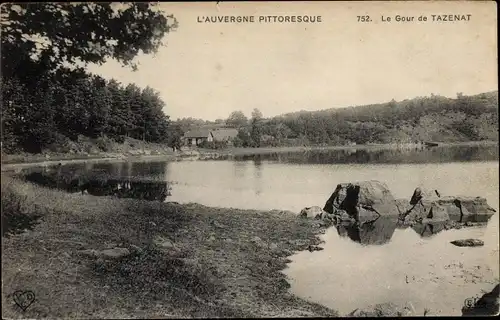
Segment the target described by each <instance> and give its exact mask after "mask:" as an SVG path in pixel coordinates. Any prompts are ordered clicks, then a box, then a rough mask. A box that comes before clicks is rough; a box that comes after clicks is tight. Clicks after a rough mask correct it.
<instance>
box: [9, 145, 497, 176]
mask: <svg viewBox="0 0 500 320" xmlns="http://www.w3.org/2000/svg"><path fill="white" fill-rule="evenodd" d="M498 144H499V142H498V141H469V142H456V143H441V144H439V146H436V147H432V148H440V147H457V146H471V147H472V146H491V145H498ZM417 147H422V148H425V147H424V146H421V145H415V144H401V145H398V144H371V145H349V146H303V147H262V148H226V149H221V150H212V149H201V148H200V149H189V150H182V151H180V153H173V152H172V153H163V154H147V153H146V154H134V155H131V154H126V153H103V154H96V155H86V156H83V155H81V154H75V155H72V154H55V155H53V156H51V157H50V156H49V158H43V156H41V155H27V156H25V157H23V158H24V159H23V160H24V161H16V158H20V157H22V155H6V156H7V157H12V158H14V159H8V160H6V161H4V160H3V159H2V163H1V165H2V172H3V171H9V170H13V169H14V170H15V169H20V168H25V167H34V166H50V165H56V164H58V163H61V164H71V163H82V162H83V163H85V162H127V161H134V162H135V161H151V160H164V161H182V160H187V159H193V158H195V160H198V159H199V160H203V158H204V157H207V156H208V157H215V158H219V157H226V156H227V157H234V156H247V155H258V154H272V153H286V152H307V151H318V150H325V151H328V150H393V149H395V150H404V149H408V148H410V149H411V148H417ZM42 158H43V159H42Z"/></svg>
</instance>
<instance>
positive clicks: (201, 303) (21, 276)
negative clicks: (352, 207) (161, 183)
mask: <svg viewBox="0 0 500 320" xmlns="http://www.w3.org/2000/svg"><path fill="white" fill-rule="evenodd" d="M9 212H11V213H14V216H12V215H10V216H9V215H8V213H9ZM2 220H3V221H2V222H3V223H2V226H3V227H4V226H7V227H8V228H9V230H8V231H9V232H10V233H13V232H15V231H16V230H17V229H19V228H20V229H29V225H30V224H32V223H33V222H34V221H37V222H36V223H37V224H36V226H35V227H34V228H33V230H31V231H30V230H26V231H24V232H21V231H22V230H19V232H21V233H17V234H6V235H4V236H3V237H2V240H3V250H2V255H3V262H4V263H3V268H2V279H3V294H2V305H3V307H2V309H3V311H2V313H3V316H4V317H5V318H40V317H50V318H59V317H63V318H68V317H69V318H76V317H79V318H100V317H134V318H137V317H150V318H157V317H162V318H165V317H276V316H283V317H295V316H334V315H336V312H335V311H333V310H330V309H326V308H324V307H322V306H319V305H316V304H312V303H309V302H306V301H304V300H301V299H299V298H297V297H295V296H293V295H291V294H289V293H288V291H287V290H288V287H289V285H288V283H287V281H286V279H285V276H284V275H283V274H282V273H281V272H280V270H282V269H283V268H285V266H286V263H287V261H288V260H287V256H289V255H291V254H292V253H293V251H295V250H304V249H306V248H307V247H308V246H309V245H310V244H317V243H318V242H319V239H318V238H317V234H319V233H320V232H322V227H321V226H319V225H318V224H317V222H315V221H310V220H304V219H299V218H297V217H296V216H295V215H293V214H291V213H285V212H277V211H275V212H274V211H273V212H262V211H252V210H236V209H220V208H209V207H205V206H201V205H197V204H189V205H178V204H169V203H160V202H146V201H139V200H131V199H115V198H111V197H93V196H90V195H81V194H68V193H64V192H62V191H57V190H49V189H46V188H42V187H39V186H35V185H32V184H29V183H25V182H21V181H17V180H14V179H11V178H10V177H8V176H6V175H2ZM29 221H31V222H29ZM6 222H7V224H6ZM2 231H4V230H2ZM5 231H7V230H5ZM167 239H168V240H167ZM108 247H109V248H112V247H121V248H128V249H129V250H130V252H131V253H130V254H129V255H126V256H124V257H122V258H120V259H118V260H106V259H104V260H103V259H102V258H94V257H92V256H87V255H82V250H88V249H95V250H102V249H105V248H108ZM311 254H313V253H311ZM16 290H31V291H33V292H34V293H35V295H36V300H35V302H34V303H33V304H32V305H31V306H30V307H29V308H28V309H27V310H26V311H25V312H23V311H22V310H20V309H19V308H18V307H16V306H15V305H14V302H13V298H12V293H13V292H15V291H16Z"/></svg>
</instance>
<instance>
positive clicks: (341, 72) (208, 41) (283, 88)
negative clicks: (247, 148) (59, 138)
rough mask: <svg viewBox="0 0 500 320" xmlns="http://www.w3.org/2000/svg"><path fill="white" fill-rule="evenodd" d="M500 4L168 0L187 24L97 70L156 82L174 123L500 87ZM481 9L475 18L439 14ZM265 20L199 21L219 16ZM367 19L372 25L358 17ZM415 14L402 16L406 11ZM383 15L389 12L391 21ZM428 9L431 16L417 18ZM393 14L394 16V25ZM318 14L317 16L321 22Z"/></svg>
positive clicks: (135, 80)
mask: <svg viewBox="0 0 500 320" xmlns="http://www.w3.org/2000/svg"><path fill="white" fill-rule="evenodd" d="M495 5H496V4H495V2H491V1H490V2H455V1H453V2H392V3H390V2H380V3H377V2H308V3H306V2H288V3H283V2H281V3H279V2H253V3H251V2H245V3H243V2H234V3H228V2H220V3H219V4H218V5H217V4H216V3H215V2H213V3H201V2H198V3H161V4H160V6H161V8H162V10H164V11H165V12H166V13H169V14H173V15H174V16H175V17H176V19H177V20H178V23H179V26H178V28H177V30H176V31H175V32H171V33H169V34H167V36H166V38H165V41H164V42H165V43H166V45H165V46H164V47H162V48H160V49H159V51H158V53H157V54H156V55H155V56H153V55H149V56H143V55H141V56H140V57H138V58H137V59H136V61H137V62H139V70H138V71H135V72H134V71H132V70H131V69H130V68H128V67H122V66H121V65H120V64H119V63H118V62H115V61H108V62H106V63H105V64H104V65H102V66H95V65H91V66H89V71H91V72H94V73H97V74H100V75H102V76H104V77H106V78H115V79H117V80H118V81H120V82H122V83H124V84H127V83H136V84H137V85H139V86H141V87H146V86H150V87H152V88H154V89H156V90H157V91H159V92H160V94H161V97H162V99H163V100H164V101H165V103H166V107H165V109H164V112H165V113H166V114H167V115H169V116H170V117H171V119H174V120H175V119H177V118H183V117H193V118H201V119H204V120H215V119H218V118H220V119H226V118H227V117H228V115H229V114H230V113H231V112H232V111H235V110H241V111H243V112H244V113H245V114H246V115H247V116H250V114H251V112H252V110H253V109H254V108H258V109H260V110H261V111H262V113H263V115H264V117H271V116H275V115H279V114H283V113H288V112H295V111H300V110H321V109H328V108H339V107H347V106H356V105H363V104H372V103H381V102H387V101H390V100H391V99H395V100H396V101H400V100H404V99H410V98H414V97H417V96H429V95H431V93H433V94H439V95H443V96H448V97H456V94H457V93H458V92H462V93H463V94H466V95H469V94H477V93H481V92H488V91H493V90H497V88H498V83H497V81H498V80H497V79H498V77H497V63H498V62H497V61H498V60H497V36H496V35H497V31H496V23H497V17H496V8H495ZM433 14H434V15H439V14H453V15H467V14H470V21H454V22H448V21H447V22H444V21H440V22H438V21H432V17H431V15H433ZM226 15H229V16H231V15H234V16H238V15H240V16H255V21H256V22H254V23H239V24H238V23H224V22H222V23H219V22H217V23H199V22H198V19H199V18H200V19H201V20H203V19H204V17H207V16H209V17H212V16H226ZM261 15H308V16H321V22H316V23H298V22H295V23H279V22H278V23H259V22H258V18H259V16H261ZM363 15H368V16H369V17H370V20H371V21H370V22H358V18H357V16H363ZM396 15H401V16H405V17H411V16H413V17H414V21H413V22H397V21H395V16H396ZM382 16H384V20H385V21H382ZM419 16H427V17H428V21H426V22H423V21H418V17H419ZM387 17H391V18H392V20H391V21H390V22H387V21H386V20H387ZM316 19H317V18H316Z"/></svg>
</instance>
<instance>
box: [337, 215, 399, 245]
mask: <svg viewBox="0 0 500 320" xmlns="http://www.w3.org/2000/svg"><path fill="white" fill-rule="evenodd" d="M397 224H398V219H397V217H379V218H377V219H375V220H372V221H367V222H353V223H350V222H338V223H336V224H335V227H336V229H337V232H338V234H339V235H340V236H342V237H349V238H350V239H351V240H352V241H355V242H358V243H360V244H363V245H382V244H386V243H388V242H389V241H390V240H391V238H392V235H393V234H394V231H395V230H396V226H397Z"/></svg>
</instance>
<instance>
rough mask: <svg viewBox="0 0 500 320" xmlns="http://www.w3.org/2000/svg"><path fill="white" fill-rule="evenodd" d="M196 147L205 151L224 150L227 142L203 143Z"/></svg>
mask: <svg viewBox="0 0 500 320" xmlns="http://www.w3.org/2000/svg"><path fill="white" fill-rule="evenodd" d="M198 146H199V147H200V148H205V149H214V150H217V149H224V148H227V141H210V142H208V141H203V142H202V143H200V144H199V145H198Z"/></svg>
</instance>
